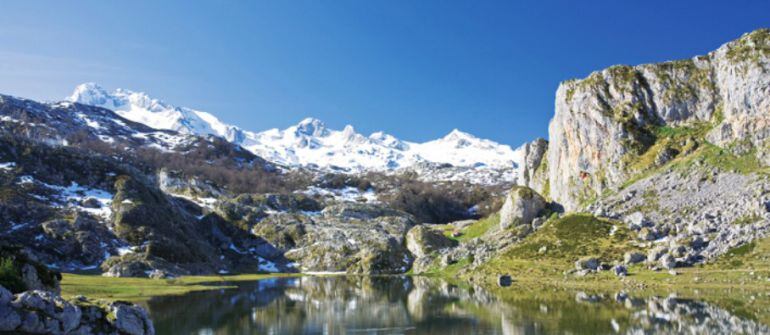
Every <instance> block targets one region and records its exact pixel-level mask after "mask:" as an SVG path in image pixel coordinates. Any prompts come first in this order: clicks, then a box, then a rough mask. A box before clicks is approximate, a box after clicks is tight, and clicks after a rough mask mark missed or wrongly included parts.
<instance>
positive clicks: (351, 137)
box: [67, 83, 522, 172]
mask: <svg viewBox="0 0 770 335" xmlns="http://www.w3.org/2000/svg"><path fill="white" fill-rule="evenodd" d="M67 100H68V101H71V102H78V103H82V104H88V105H95V106H99V107H104V108H107V109H111V110H114V111H115V112H116V113H118V114H119V115H121V116H122V117H124V118H126V119H129V120H132V121H135V122H139V123H144V124H146V125H148V126H150V127H153V128H157V129H170V130H175V131H179V132H182V133H189V134H197V135H209V134H211V135H217V136H221V137H224V138H225V139H227V140H228V141H230V142H233V143H236V144H239V145H241V146H242V147H244V148H245V149H247V150H249V151H251V152H253V153H255V154H257V155H259V156H262V157H263V158H265V159H267V160H269V161H272V162H275V163H278V164H283V165H289V166H316V167H319V168H331V169H335V170H339V169H343V170H347V171H350V172H360V171H366V170H380V171H382V170H394V169H399V168H406V167H410V166H413V165H415V164H418V163H438V164H444V163H448V164H451V165H454V166H458V167H471V168H478V167H488V168H495V169H511V170H515V169H517V166H518V165H519V162H521V160H522V157H521V151H520V150H513V149H511V147H510V146H508V145H503V144H499V143H496V142H493V141H490V140H485V139H480V138H478V137H475V136H473V135H471V134H468V133H465V132H462V131H460V130H458V129H454V130H452V131H451V132H450V133H449V134H447V135H446V136H444V137H442V138H439V139H436V140H433V141H428V142H424V143H416V142H408V141H403V140H400V139H398V138H396V137H395V136H392V135H390V134H386V133H384V132H375V133H372V134H371V135H369V136H364V135H362V134H360V133H357V132H356V130H355V129H354V128H353V126H350V125H348V126H345V127H344V129H343V130H333V129H329V128H327V126H326V125H325V124H324V123H323V121H321V120H319V119H316V118H311V117H308V118H305V119H303V120H302V121H300V122H299V123H298V124H296V125H294V126H290V127H288V128H286V129H283V130H280V129H270V130H266V131H262V132H251V131H246V130H243V129H241V128H238V127H236V126H232V125H228V124H225V123H223V122H221V121H220V120H219V119H218V118H217V117H216V116H214V115H213V114H209V113H206V112H203V111H198V110H194V109H190V108H186V107H176V106H173V105H170V104H167V103H165V102H163V101H161V100H158V99H154V98H151V97H150V96H148V95H147V94H145V93H140V92H133V91H130V90H125V89H117V90H114V91H113V92H111V93H110V92H108V91H106V90H105V89H103V88H102V87H100V86H99V85H97V84H95V83H85V84H81V85H79V86H77V87H76V88H75V91H74V92H73V93H72V95H71V96H69V97H68V98H67Z"/></svg>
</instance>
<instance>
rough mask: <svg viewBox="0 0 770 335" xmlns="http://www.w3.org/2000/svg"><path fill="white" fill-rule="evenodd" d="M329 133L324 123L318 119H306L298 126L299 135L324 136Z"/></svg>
mask: <svg viewBox="0 0 770 335" xmlns="http://www.w3.org/2000/svg"><path fill="white" fill-rule="evenodd" d="M327 133H328V130H327V129H326V125H325V124H324V123H323V121H321V120H319V119H316V118H312V117H309V118H305V119H304V120H302V121H300V122H299V123H298V124H297V134H302V135H309V136H324V135H326V134H327Z"/></svg>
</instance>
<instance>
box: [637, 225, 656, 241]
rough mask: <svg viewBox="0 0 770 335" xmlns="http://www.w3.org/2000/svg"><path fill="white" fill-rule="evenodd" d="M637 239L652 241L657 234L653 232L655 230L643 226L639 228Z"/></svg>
mask: <svg viewBox="0 0 770 335" xmlns="http://www.w3.org/2000/svg"><path fill="white" fill-rule="evenodd" d="M638 236H639V239H640V240H642V241H654V240H655V239H656V238H657V234H655V231H654V230H652V229H650V228H648V227H644V228H642V229H640V230H639V235H638Z"/></svg>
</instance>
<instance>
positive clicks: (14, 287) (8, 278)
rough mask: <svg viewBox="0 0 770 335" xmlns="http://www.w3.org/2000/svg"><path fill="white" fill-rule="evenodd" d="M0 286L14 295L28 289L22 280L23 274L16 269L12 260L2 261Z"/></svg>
mask: <svg viewBox="0 0 770 335" xmlns="http://www.w3.org/2000/svg"><path fill="white" fill-rule="evenodd" d="M0 285H2V286H3V287H5V288H7V289H8V290H9V291H11V292H13V293H19V292H23V291H25V290H26V289H27V286H26V285H25V284H24V281H23V280H22V279H21V272H20V271H19V269H18V268H17V267H16V264H15V263H14V261H13V259H12V258H8V257H4V258H2V259H0Z"/></svg>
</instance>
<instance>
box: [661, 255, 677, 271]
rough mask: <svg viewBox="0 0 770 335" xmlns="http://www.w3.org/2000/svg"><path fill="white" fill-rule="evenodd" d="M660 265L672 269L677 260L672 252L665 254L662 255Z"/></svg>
mask: <svg viewBox="0 0 770 335" xmlns="http://www.w3.org/2000/svg"><path fill="white" fill-rule="evenodd" d="M660 266H661V267H662V268H663V269H666V270H671V269H673V268H675V267H676V260H675V259H674V257H673V256H671V254H664V255H663V256H661V257H660Z"/></svg>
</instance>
